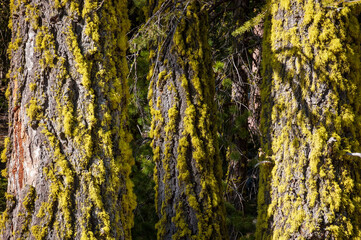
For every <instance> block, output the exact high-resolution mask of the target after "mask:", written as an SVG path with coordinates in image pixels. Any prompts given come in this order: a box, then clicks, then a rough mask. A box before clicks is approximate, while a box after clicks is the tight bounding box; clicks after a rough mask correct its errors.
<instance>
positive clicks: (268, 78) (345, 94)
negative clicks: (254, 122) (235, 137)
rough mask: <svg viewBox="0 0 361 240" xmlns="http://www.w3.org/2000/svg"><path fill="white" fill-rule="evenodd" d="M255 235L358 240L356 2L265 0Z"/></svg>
mask: <svg viewBox="0 0 361 240" xmlns="http://www.w3.org/2000/svg"><path fill="white" fill-rule="evenodd" d="M269 4H270V5H269V6H270V8H269V9H270V16H269V18H268V20H267V21H266V25H265V38H264V40H265V42H264V49H263V50H264V54H263V56H264V59H263V61H264V65H263V71H264V80H263V86H262V104H263V106H262V109H263V110H262V120H261V122H262V137H263V151H264V153H265V154H264V159H263V160H264V162H263V164H262V172H261V180H260V189H259V199H258V208H259V217H258V230H257V236H256V238H257V239H360V238H361V231H360V222H361V205H360V201H361V187H360V186H361V185H360V182H361V179H360V170H361V164H360V161H359V159H356V158H355V157H352V156H348V155H347V154H346V153H347V152H349V151H351V152H360V150H361V149H360V142H359V141H360V137H361V136H360V129H361V119H360V107H361V106H360V103H361V98H360V93H361V89H360V87H361V82H360V77H359V76H360V74H361V73H360V67H361V66H360V55H361V51H360V39H361V35H360V24H359V22H358V19H357V16H358V15H359V14H360V7H350V6H335V5H333V1H314V0H307V1H297V0H286V1H278V0H271V1H269Z"/></svg>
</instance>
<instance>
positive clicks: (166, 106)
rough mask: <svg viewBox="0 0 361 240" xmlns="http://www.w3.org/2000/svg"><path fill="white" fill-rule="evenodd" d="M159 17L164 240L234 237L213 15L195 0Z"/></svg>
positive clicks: (155, 106) (159, 178)
mask: <svg viewBox="0 0 361 240" xmlns="http://www.w3.org/2000/svg"><path fill="white" fill-rule="evenodd" d="M153 7H154V6H153ZM150 9H152V6H150ZM169 9H172V11H171V13H170V14H169ZM153 13H156V14H162V16H161V18H163V20H162V24H165V25H166V29H165V30H164V32H166V33H168V34H167V36H166V37H164V38H163V37H160V38H159V39H158V42H157V45H158V48H157V50H156V52H154V51H151V57H152V59H153V67H152V70H151V72H150V73H149V78H150V80H151V82H150V89H149V95H148V96H149V101H150V107H151V114H152V117H153V120H152V126H151V137H152V138H153V142H152V147H153V152H154V161H155V163H156V169H155V182H156V207H157V211H158V215H159V217H160V221H159V222H158V224H157V226H156V228H157V230H158V239H194V238H197V239H226V238H227V233H226V227H225V216H224V215H225V212H224V207H223V200H222V187H221V176H222V168H221V163H220V159H219V157H218V146H217V135H216V127H215V121H216V118H215V104H214V91H215V83H214V76H213V70H212V67H211V66H212V62H211V56H210V48H209V46H208V37H207V35H208V34H207V26H208V24H207V15H206V12H205V11H204V10H201V6H200V3H199V2H198V1H195V0H191V1H183V2H180V3H175V2H173V1H165V2H164V1H161V2H160V3H159V4H158V5H157V6H156V7H155V8H154V11H153ZM158 16H159V15H158ZM158 16H157V19H159V17H158ZM164 19H166V20H164Z"/></svg>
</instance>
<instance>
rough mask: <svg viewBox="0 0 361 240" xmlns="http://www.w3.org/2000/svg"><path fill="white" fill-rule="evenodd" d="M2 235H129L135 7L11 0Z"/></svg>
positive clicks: (122, 3) (119, 3)
mask: <svg viewBox="0 0 361 240" xmlns="http://www.w3.org/2000/svg"><path fill="white" fill-rule="evenodd" d="M10 8H11V21H10V27H11V29H12V41H11V43H10V46H9V50H8V51H9V53H10V59H11V67H10V86H9V93H10V96H9V122H10V128H9V138H8V145H7V148H6V150H5V152H4V153H3V156H4V158H7V159H8V163H7V173H8V180H9V183H8V190H7V209H6V211H5V212H4V213H3V215H2V219H1V222H0V228H1V239H130V238H131V234H130V229H131V227H132V225H133V213H132V210H133V209H134V207H135V198H134V195H133V192H132V183H131V181H130V179H129V174H130V171H131V166H132V164H133V158H132V154H131V150H130V147H129V142H130V140H131V136H130V134H129V133H128V130H127V114H126V112H127V109H126V106H127V98H128V89H127V81H126V77H127V71H128V70H127V63H126V59H125V52H126V42H127V39H126V32H127V30H128V28H129V22H128V18H127V9H126V8H127V1H124V0H114V1H91V0H85V1H57V0H56V1H41V0H32V1H20V0H13V1H11V5H10Z"/></svg>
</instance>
